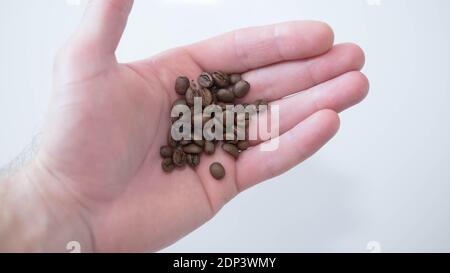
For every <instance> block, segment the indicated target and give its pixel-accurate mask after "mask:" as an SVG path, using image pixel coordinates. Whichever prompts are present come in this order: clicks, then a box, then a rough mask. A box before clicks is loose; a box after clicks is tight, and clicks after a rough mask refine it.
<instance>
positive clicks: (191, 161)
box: [186, 154, 200, 168]
mask: <svg viewBox="0 0 450 273" xmlns="http://www.w3.org/2000/svg"><path fill="white" fill-rule="evenodd" d="M186 163H187V164H188V165H189V166H191V167H194V168H195V167H197V166H198V165H199V164H200V156H199V155H197V154H188V155H186Z"/></svg>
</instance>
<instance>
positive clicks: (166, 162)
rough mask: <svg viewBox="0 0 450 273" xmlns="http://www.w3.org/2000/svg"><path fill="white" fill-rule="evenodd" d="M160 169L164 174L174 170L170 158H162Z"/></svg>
mask: <svg viewBox="0 0 450 273" xmlns="http://www.w3.org/2000/svg"><path fill="white" fill-rule="evenodd" d="M161 167H162V169H163V171H164V172H166V173H170V172H172V171H173V170H174V169H175V165H174V164H173V162H172V159H171V158H164V159H163V161H162V162H161Z"/></svg>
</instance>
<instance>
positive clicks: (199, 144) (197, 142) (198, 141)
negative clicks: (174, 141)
mask: <svg viewBox="0 0 450 273" xmlns="http://www.w3.org/2000/svg"><path fill="white" fill-rule="evenodd" d="M194 143H195V144H196V145H197V146H199V147H202V148H203V147H204V146H205V140H204V139H202V140H194Z"/></svg>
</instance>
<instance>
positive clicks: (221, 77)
mask: <svg viewBox="0 0 450 273" xmlns="http://www.w3.org/2000/svg"><path fill="white" fill-rule="evenodd" d="M212 77H213V79H214V84H215V85H216V86H217V87H222V88H224V87H228V85H229V84H230V78H229V77H228V75H227V74H225V73H223V72H220V71H216V72H214V73H213V74H212Z"/></svg>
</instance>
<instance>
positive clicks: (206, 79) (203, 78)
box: [197, 72, 214, 88]
mask: <svg viewBox="0 0 450 273" xmlns="http://www.w3.org/2000/svg"><path fill="white" fill-rule="evenodd" d="M197 82H198V84H199V85H200V86H201V87H205V88H209V87H211V86H213V84H214V79H213V77H212V76H211V74H209V73H208V72H203V73H202V74H200V76H198V79H197Z"/></svg>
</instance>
